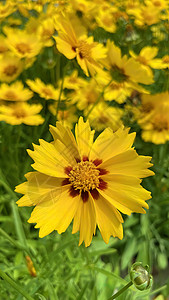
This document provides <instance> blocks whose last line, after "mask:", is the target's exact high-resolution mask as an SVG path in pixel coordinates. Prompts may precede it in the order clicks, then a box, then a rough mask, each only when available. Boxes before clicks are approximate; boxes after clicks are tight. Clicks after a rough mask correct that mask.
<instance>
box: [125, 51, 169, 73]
mask: <svg viewBox="0 0 169 300" xmlns="http://www.w3.org/2000/svg"><path fill="white" fill-rule="evenodd" d="M157 54H158V48H157V47H150V46H147V47H144V48H143V49H141V51H140V53H139V55H136V54H135V53H134V52H133V51H130V55H131V56H132V57H133V58H134V59H135V60H137V61H138V62H140V63H141V64H142V65H144V66H146V67H147V68H148V69H149V71H150V72H151V69H150V67H151V68H153V69H164V68H165V66H164V64H163V61H162V59H161V58H155V57H156V55H157Z"/></svg>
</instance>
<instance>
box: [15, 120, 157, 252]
mask: <svg viewBox="0 0 169 300" xmlns="http://www.w3.org/2000/svg"><path fill="white" fill-rule="evenodd" d="M128 132H129V130H128V129H124V128H123V127H121V128H120V129H119V130H118V131H116V132H115V133H114V132H113V131H112V130H111V129H110V128H107V129H105V130H104V131H103V132H102V133H101V134H100V135H99V136H98V137H97V139H96V140H95V141H93V139H94V131H92V130H91V128H90V125H89V122H88V121H87V122H86V123H85V122H84V121H83V118H82V117H80V119H79V121H78V124H76V128H75V137H76V139H75V138H74V136H73V134H72V132H71V131H70V129H69V128H68V127H63V126H62V124H61V123H60V122H57V123H56V127H53V126H51V133H52V135H53V137H54V141H53V142H52V143H48V142H45V141H44V140H40V146H38V145H34V151H31V150H28V153H29V155H30V156H31V157H32V158H33V160H34V161H35V163H34V164H33V165H32V166H33V168H34V169H35V170H36V172H30V173H28V174H27V175H26V178H27V182H24V183H22V184H20V185H19V186H17V187H16V192H18V193H21V194H24V196H23V197H22V198H21V199H20V200H19V201H17V204H18V205H19V206H35V208H34V210H33V212H32V214H31V217H30V219H29V220H28V222H30V223H37V224H36V228H40V232H39V236H40V237H44V236H46V235H48V234H50V233H51V232H52V231H54V230H57V231H58V233H62V232H64V231H65V230H66V229H67V227H68V226H69V224H70V223H71V222H72V220H73V231H72V233H76V232H77V231H80V239H79V245H80V244H82V242H83V241H84V242H85V246H86V247H87V246H89V245H90V243H91V240H92V236H93V234H95V231H96V225H98V228H99V230H100V232H101V234H102V237H103V239H104V241H105V242H106V243H108V242H109V238H110V236H114V237H118V238H120V239H122V238H123V228H122V223H123V218H122V216H121V214H120V212H122V213H124V214H127V215H130V214H131V213H132V212H137V213H145V210H144V208H148V204H147V203H146V202H145V200H148V199H150V198H151V195H150V192H148V191H147V190H145V189H144V188H143V187H142V186H141V185H140V183H141V180H140V178H144V177H147V176H151V175H153V174H154V173H153V172H152V171H151V170H149V169H148V168H149V167H150V166H152V164H151V163H150V162H149V161H150V159H151V157H146V156H139V155H138V154H137V153H136V151H135V150H134V148H132V145H133V141H134V138H135V133H131V134H129V133H128Z"/></svg>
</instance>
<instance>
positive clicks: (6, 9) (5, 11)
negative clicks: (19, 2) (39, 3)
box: [0, 1, 15, 21]
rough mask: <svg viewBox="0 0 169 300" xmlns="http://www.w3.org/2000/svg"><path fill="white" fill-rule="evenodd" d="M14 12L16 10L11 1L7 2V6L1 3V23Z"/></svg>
mask: <svg viewBox="0 0 169 300" xmlns="http://www.w3.org/2000/svg"><path fill="white" fill-rule="evenodd" d="M14 11H15V8H14V5H13V4H12V2H11V1H6V3H5V4H4V3H0V21H1V19H2V20H3V19H4V18H6V17H7V16H9V15H11V14H12V13H13V12H14Z"/></svg>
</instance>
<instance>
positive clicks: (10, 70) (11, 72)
mask: <svg viewBox="0 0 169 300" xmlns="http://www.w3.org/2000/svg"><path fill="white" fill-rule="evenodd" d="M16 71H17V67H16V66H14V65H9V66H7V67H6V68H5V69H4V73H5V74H6V76H12V75H14V74H15V73H16Z"/></svg>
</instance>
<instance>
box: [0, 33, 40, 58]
mask: <svg viewBox="0 0 169 300" xmlns="http://www.w3.org/2000/svg"><path fill="white" fill-rule="evenodd" d="M5 33H6V35H7V39H6V43H7V45H8V47H9V49H10V50H11V51H12V52H13V53H14V54H15V55H16V56H18V57H20V58H32V57H35V56H36V55H38V54H39V53H40V51H41V49H42V44H41V42H40V41H39V39H38V38H37V35H35V34H29V33H27V32H26V31H24V30H19V29H15V30H11V29H10V30H9V29H7V28H6V30H5Z"/></svg>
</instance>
